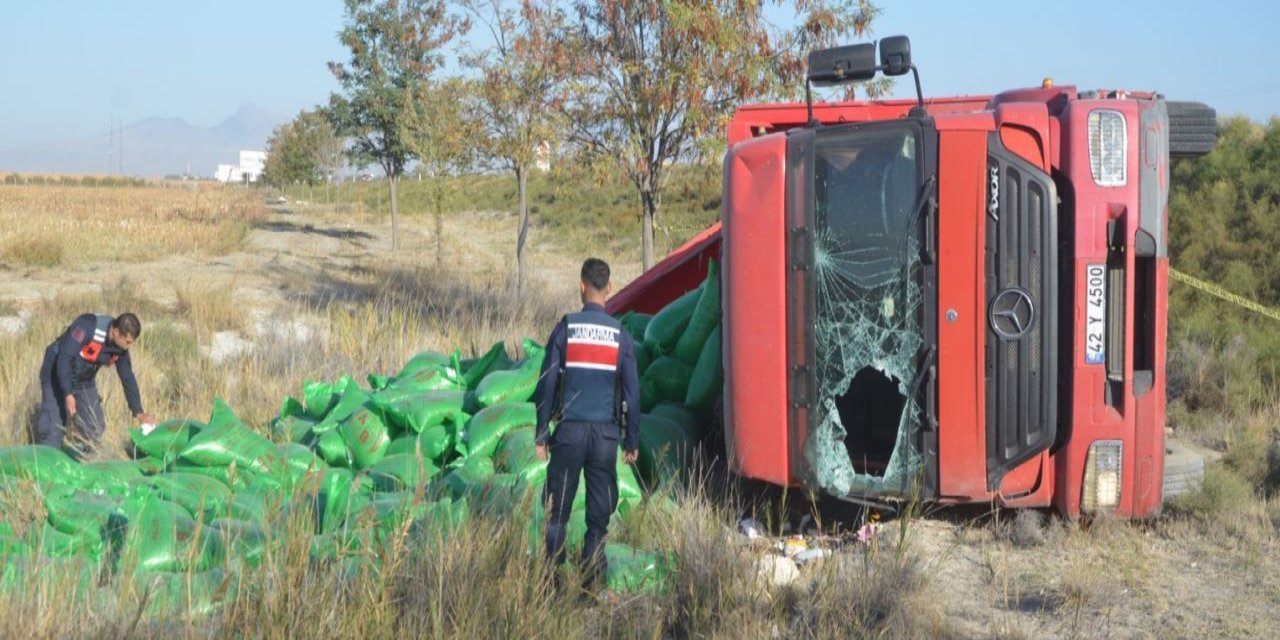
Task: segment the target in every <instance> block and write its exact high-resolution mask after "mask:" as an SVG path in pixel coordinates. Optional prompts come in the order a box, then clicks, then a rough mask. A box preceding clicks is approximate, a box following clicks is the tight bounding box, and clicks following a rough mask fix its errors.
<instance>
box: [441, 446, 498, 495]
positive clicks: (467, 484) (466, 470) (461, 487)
mask: <svg viewBox="0 0 1280 640" xmlns="http://www.w3.org/2000/svg"><path fill="white" fill-rule="evenodd" d="M495 473H496V470H495V469H494V466H493V460H492V459H490V458H487V457H485V456H475V455H473V456H470V457H468V458H467V461H466V462H465V463H463V465H462V466H461V467H458V468H457V469H454V470H453V471H451V472H449V474H448V475H446V476H445V477H444V482H445V485H446V486H448V487H449V490H450V491H452V492H453V495H454V497H455V498H462V497H466V496H468V495H471V494H474V493H477V492H480V491H482V490H483V488H484V485H485V482H486V481H488V480H489V478H491V477H493V475H494V474H495Z"/></svg>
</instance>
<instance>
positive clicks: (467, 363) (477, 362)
mask: <svg viewBox="0 0 1280 640" xmlns="http://www.w3.org/2000/svg"><path fill="white" fill-rule="evenodd" d="M509 368H511V358H509V357H508V356H507V349H506V346H505V345H503V344H502V343H501V342H495V343H494V344H493V346H492V347H490V348H489V351H487V352H486V353H485V354H484V355H483V356H480V357H479V358H476V359H474V360H463V361H462V380H463V382H464V383H466V385H467V389H471V390H474V389H475V388H476V387H477V386H479V384H480V381H481V380H484V378H485V376H487V375H489V374H490V373H493V372H495V371H503V370H505V369H509Z"/></svg>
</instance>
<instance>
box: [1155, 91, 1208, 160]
mask: <svg viewBox="0 0 1280 640" xmlns="http://www.w3.org/2000/svg"><path fill="white" fill-rule="evenodd" d="M1165 107H1166V108H1167V109H1168V110H1169V156H1170V157H1173V158H1195V157H1198V156H1202V155H1205V154H1206V153H1209V152H1210V151H1213V145H1214V144H1215V143H1217V141H1218V114H1217V113H1216V112H1215V111H1214V110H1213V108H1212V107H1209V106H1206V105H1204V104H1202V103H1199V102H1166V103H1165Z"/></svg>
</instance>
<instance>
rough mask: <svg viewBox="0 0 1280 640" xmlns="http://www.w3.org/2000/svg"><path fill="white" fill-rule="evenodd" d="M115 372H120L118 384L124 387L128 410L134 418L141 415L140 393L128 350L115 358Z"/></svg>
mask: <svg viewBox="0 0 1280 640" xmlns="http://www.w3.org/2000/svg"><path fill="white" fill-rule="evenodd" d="M116 373H118V374H120V385H121V386H123V387H124V399H125V401H126V402H128V403H129V412H130V413H132V414H133V416H134V417H135V418H136V417H138V416H140V415H143V413H144V412H143V411H142V395H141V394H140V393H138V380H137V379H136V378H134V377H133V360H132V359H131V358H129V352H128V351H126V352H124V353H122V354H120V359H119V360H116Z"/></svg>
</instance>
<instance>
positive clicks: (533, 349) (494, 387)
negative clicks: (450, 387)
mask: <svg viewBox="0 0 1280 640" xmlns="http://www.w3.org/2000/svg"><path fill="white" fill-rule="evenodd" d="M524 352H525V359H524V360H522V361H521V362H520V364H519V366H517V367H516V368H514V369H511V370H509V371H495V372H493V373H490V374H489V375H487V376H485V378H484V380H481V381H480V384H479V386H477V387H476V396H475V397H476V401H477V402H478V403H479V404H480V405H481V406H484V407H491V406H493V405H495V404H501V403H504V402H527V401H528V400H529V399H530V398H532V397H533V394H534V392H535V391H537V389H538V376H539V375H540V374H541V373H542V359H543V357H544V356H545V355H546V349H544V348H543V347H542V346H541V345H539V344H538V343H536V342H534V341H532V340H529V339H528V338H526V339H525V340H524Z"/></svg>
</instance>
